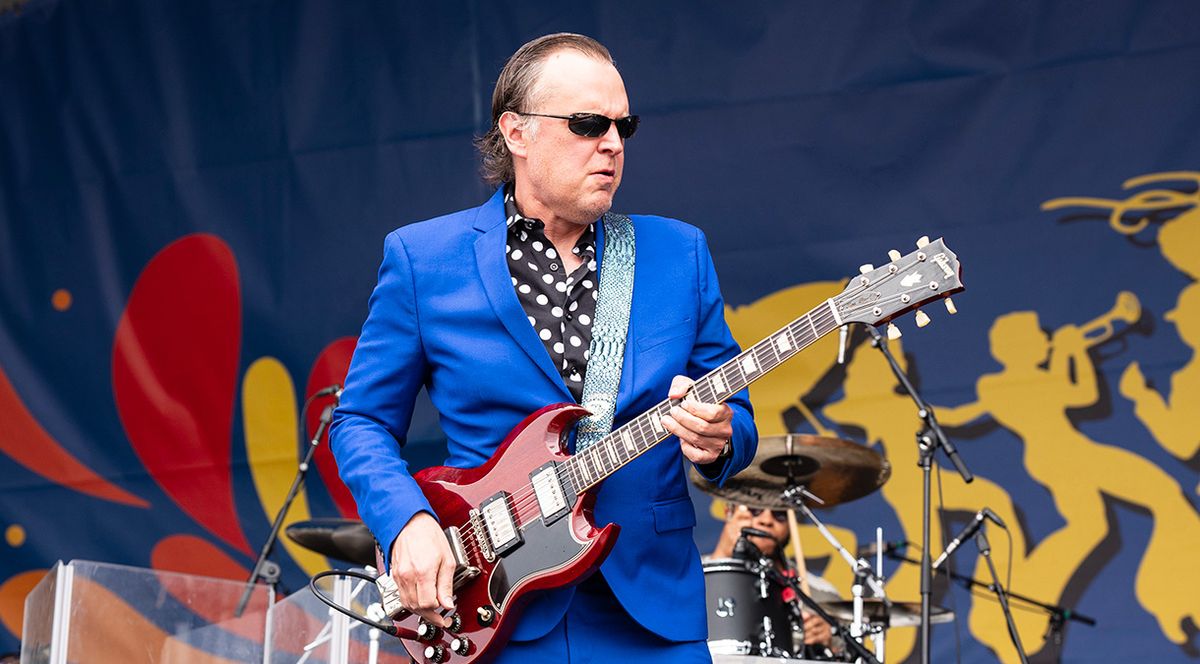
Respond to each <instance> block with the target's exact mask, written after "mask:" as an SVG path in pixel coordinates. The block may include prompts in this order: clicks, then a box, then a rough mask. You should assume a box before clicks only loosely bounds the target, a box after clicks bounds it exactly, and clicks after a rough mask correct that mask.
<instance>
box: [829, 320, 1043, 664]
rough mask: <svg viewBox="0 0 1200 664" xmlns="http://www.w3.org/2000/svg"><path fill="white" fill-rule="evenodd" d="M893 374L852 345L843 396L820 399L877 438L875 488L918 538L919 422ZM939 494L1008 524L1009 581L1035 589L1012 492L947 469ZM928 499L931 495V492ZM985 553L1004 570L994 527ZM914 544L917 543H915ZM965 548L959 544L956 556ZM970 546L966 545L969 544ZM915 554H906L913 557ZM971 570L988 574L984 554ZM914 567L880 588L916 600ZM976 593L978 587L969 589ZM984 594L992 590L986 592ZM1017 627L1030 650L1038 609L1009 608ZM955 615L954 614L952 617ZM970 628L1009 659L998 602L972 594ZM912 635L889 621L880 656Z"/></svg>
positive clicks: (936, 527)
mask: <svg viewBox="0 0 1200 664" xmlns="http://www.w3.org/2000/svg"><path fill="white" fill-rule="evenodd" d="M889 347H890V348H891V350H892V353H893V354H894V355H895V356H896V360H897V362H899V363H900V365H901V367H903V368H906V367H905V358H904V353H903V351H902V349H901V347H900V343H899V341H892V342H889ZM895 387H896V378H895V376H894V375H893V374H892V371H891V367H890V366H889V365H888V363H887V360H886V359H884V357H883V355H882V354H881V353H879V352H878V351H876V350H875V349H873V348H870V347H869V346H865V345H864V346H860V347H859V348H858V349H857V350H856V351H855V353H854V359H853V362H852V363H851V364H850V366H849V368H848V369H847V372H846V382H845V383H843V388H844V393H845V396H844V397H843V398H842V399H841V400H840V401H837V402H835V403H832V404H830V405H828V406H826V407H825V409H824V411H823V412H824V414H825V416H826V417H828V418H830V419H831V420H833V421H835V422H838V423H840V424H843V425H851V426H856V427H860V428H862V429H863V430H864V431H866V435H867V443H868V444H874V443H876V442H878V443H880V444H882V446H883V452H884V454H885V455H886V456H887V458H888V460H889V461H890V462H891V464H892V477H891V479H889V480H888V482H887V484H884V485H883V496H884V498H885V499H886V500H887V501H888V503H890V504H891V506H892V509H893V510H895V512H896V516H897V518H898V519H899V521H900V524H901V526H903V528H904V534H905V537H907V538H908V539H909V540H913V539H916V540H919V539H920V536H921V526H922V520H923V518H922V509H921V501H920V496H921V484H922V482H921V470H920V468H919V467H918V450H917V442H916V432H917V430H918V429H920V427H921V422H920V420H919V419H918V417H917V410H916V406H915V405H914V404H913V401H912V399H911V398H910V397H909V396H907V395H904V394H900V393H898V392H896V390H895V389H894V388H895ZM942 492H943V493H942V500H943V502H944V505H945V509H946V510H947V511H949V512H955V511H961V512H975V511H977V510H979V509H980V508H982V507H990V508H991V509H992V510H993V511H994V512H996V514H998V515H999V516H1000V518H1001V519H1003V520H1004V522H1005V523H1007V524H1008V526H1009V531H1010V532H1011V533H1012V537H1013V556H1014V558H1015V560H1014V561H1013V577H1012V579H1013V581H1012V582H1013V586H1014V588H1013V589H1014V590H1016V591H1018V592H1022V593H1026V594H1029V595H1031V596H1032V595H1036V594H1037V592H1035V591H1033V590H1031V589H1032V588H1033V586H1032V585H1031V584H1027V583H1025V582H1024V581H1025V579H1024V577H1023V576H1022V565H1021V563H1022V561H1023V556H1024V553H1025V536H1024V534H1023V533H1022V532H1021V527H1020V524H1019V522H1018V521H1017V515H1016V512H1015V511H1014V510H1013V506H1012V500H1011V499H1010V498H1009V495H1008V493H1007V492H1006V491H1005V490H1004V489H1003V488H1002V487H1000V486H999V485H997V484H995V483H993V482H991V481H989V480H987V479H984V478H983V477H979V476H978V475H977V476H976V477H975V481H974V482H972V483H971V484H964V483H963V482H962V480H961V479H960V478H959V477H958V475H957V474H955V473H954V472H951V473H950V475H949V476H948V477H946V478H945V479H944V481H943V482H942ZM935 502H936V496H935ZM929 525H930V542H931V543H932V546H933V550H932V551H931V552H930V553H931V555H933V556H935V557H936V556H937V554H938V553H939V552H940V551H941V543H942V542H943V541H944V540H943V539H942V529H941V525H942V523H941V519H939V518H938V517H937V514H936V513H935V514H934V515H933V518H932V519H931V520H930V524H929ZM989 539H990V540H991V543H992V559H993V560H994V561H995V563H996V567H997V569H998V570H1000V573H1001V574H1004V570H1005V567H1006V565H1008V547H1007V546H1005V545H1004V544H1003V538H1002V536H1001V535H1000V534H993V535H992V536H991V537H990V538H989ZM918 551H919V549H918ZM966 553H968V550H967V549H963V550H962V552H960V553H959V555H960V556H963V555H964V554H966ZM971 553H973V552H971ZM916 555H918V554H912V556H910V557H915V556H916ZM975 577H976V578H979V579H984V580H989V581H990V579H991V575H990V573H989V572H988V569H987V562H986V561H985V560H984V559H983V558H982V557H980V558H979V559H978V560H977V564H976V569H975ZM920 581H921V570H920V568H919V567H918V566H917V565H910V564H902V565H901V566H900V567H899V568H898V569H897V570H896V572H895V573H894V574H893V575H892V577H891V578H890V579H888V582H887V590H888V596H889V597H890V598H891V599H892V600H893V601H913V602H915V601H920V592H921V587H920V586H921V584H920ZM976 597H977V598H980V597H983V595H981V594H979V593H976ZM987 597H992V596H991V595H987ZM1013 618H1014V619H1015V620H1016V624H1017V629H1018V630H1019V631H1020V633H1021V635H1022V638H1023V640H1024V643H1025V645H1026V648H1029V649H1030V650H1036V649H1037V647H1036V643H1037V641H1036V640H1035V638H1034V637H1037V636H1040V635H1041V634H1042V633H1043V632H1045V629H1046V617H1045V616H1044V615H1039V614H1038V613H1030V612H1026V611H1015V612H1014V614H1013ZM960 619H961V617H960ZM970 629H971V633H972V634H974V635H975V638H976V639H977V640H979V641H980V642H981V643H983V644H985V645H987V646H988V647H990V648H991V649H992V650H993V651H994V652H995V653H997V655H998V656H999V657H1001V658H1002V659H1003V660H1004V661H1009V660H1011V661H1017V655H1016V652H1015V651H1014V650H1013V647H1012V643H1011V641H1010V640H1009V637H1008V631H1007V627H1006V625H1005V620H1004V614H1003V613H1002V612H1001V611H1000V605H999V604H998V603H996V602H994V601H990V600H988V599H976V600H975V601H974V602H973V606H972V609H971V615H970ZM916 642H917V630H916V629H893V630H890V631H889V632H888V643H887V646H888V648H887V658H888V661H894V662H899V661H903V660H904V659H905V658H906V657H908V655H909V654H910V653H911V652H912V649H913V647H914V645H916Z"/></svg>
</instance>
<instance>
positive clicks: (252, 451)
mask: <svg viewBox="0 0 1200 664" xmlns="http://www.w3.org/2000/svg"><path fill="white" fill-rule="evenodd" d="M294 394H295V390H294V389H293V386H292V379H291V376H289V375H288V372H287V369H285V368H284V367H283V365H282V364H281V363H280V362H279V360H276V359H275V358H272V357H264V358H260V359H258V360H257V361H255V362H254V364H252V365H250V368H249V369H247V370H246V376H245V378H243V380H242V422H243V424H244V427H245V434H246V436H245V437H246V457H247V459H248V460H249V463H250V474H251V476H252V477H253V479H254V488H255V489H256V490H257V491H258V498H259V500H260V501H261V502H262V506H263V514H264V515H265V516H266V518H267V522H268V523H270V522H272V521H273V520H274V519H275V514H276V513H277V512H278V511H279V509H280V508H281V507H282V506H283V500H284V498H286V497H287V492H288V489H289V488H291V486H292V480H293V479H294V478H295V477H296V468H297V466H298V464H299V463H300V458H301V457H299V456H298V455H299V454H300V452H299V451H298V450H297V447H298V445H299V443H298V436H297V433H296V426H297V415H296V406H295V402H294ZM313 478H314V476H313V475H309V477H308V479H309V480H310V481H311V480H312V479H313ZM310 518H312V517H311V515H310V514H309V510H308V500H307V499H306V498H305V494H304V491H303V489H301V491H300V493H299V494H298V495H297V496H296V499H295V500H294V501H292V507H291V509H289V510H288V513H287V517H285V518H284V520H283V525H284V527H285V528H286V527H287V526H288V525H290V524H292V523H295V522H297V521H304V520H307V519H310ZM279 541H280V542H282V543H283V546H284V547H285V548H286V549H287V552H288V554H289V555H291V557H292V560H294V561H296V564H297V565H299V566H300V568H301V569H303V570H304V571H305V572H306V573H307V574H308V575H310V576H311V575H313V574H315V573H317V572H319V571H321V570H325V569H329V563H328V561H326V560H325V558H324V556H321V555H320V554H317V553H314V552H312V551H309V550H308V549H305V548H303V547H301V546H300V545H299V544H296V543H295V542H293V541H292V540H290V539H288V538H287V537H286V536H281V537H280V538H279Z"/></svg>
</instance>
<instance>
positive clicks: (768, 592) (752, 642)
mask: <svg viewBox="0 0 1200 664" xmlns="http://www.w3.org/2000/svg"><path fill="white" fill-rule="evenodd" d="M760 572H761V569H760V567H759V565H758V564H757V563H754V562H750V561H745V560H736V559H732V558H722V559H717V560H710V561H708V562H706V563H704V598H705V602H706V603H707V606H706V607H705V613H706V614H707V615H708V649H709V651H710V652H712V653H713V654H714V655H764V656H778V655H790V654H792V652H793V650H792V648H793V643H792V621H791V614H790V613H789V611H788V608H787V607H786V606H784V604H783V599H782V598H781V596H780V590H781V589H780V586H779V584H778V583H776V582H775V581H773V580H772V579H771V578H770V577H769V576H768V575H766V574H763V573H760ZM764 644H766V645H767V648H765V649H764V648H763V645H764Z"/></svg>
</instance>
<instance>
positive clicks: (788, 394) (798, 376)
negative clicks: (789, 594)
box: [710, 281, 858, 594]
mask: <svg viewBox="0 0 1200 664" xmlns="http://www.w3.org/2000/svg"><path fill="white" fill-rule="evenodd" d="M845 287H846V282H845V281H814V282H810V283H806V284H798V285H796V286H790V287H788V288H784V289H781V290H778V291H775V292H774V293H771V294H770V295H767V296H765V297H763V298H761V299H758V300H755V301H754V302H751V303H750V304H747V305H744V306H741V307H737V308H730V307H726V308H725V320H726V322H727V323H728V324H729V329H730V331H732V332H733V337H734V339H735V340H736V341H737V342H738V344H739V345H741V347H742V348H748V347H749V346H751V345H753V344H755V343H758V342H759V341H761V340H763V339H765V338H766V337H767V336H769V335H771V334H773V333H775V332H776V331H778V330H779V329H780V328H782V327H783V326H784V325H785V324H787V323H788V322H790V321H792V320H795V319H796V318H797V317H799V316H800V315H801V314H804V313H807V312H808V311H809V310H810V309H812V308H814V307H816V306H818V305H820V304H821V303H822V302H824V301H825V300H827V299H829V298H831V297H833V296H835V295H837V294H839V293H841V292H842V291H843V290H844V289H845ZM837 344H838V335H837V334H831V335H826V336H825V337H823V338H821V339H818V340H817V341H816V342H814V343H813V344H812V345H810V346H809V347H808V348H806V349H804V350H803V351H801V352H800V353H798V354H797V355H796V356H794V357H792V358H791V359H790V360H788V361H787V362H785V363H783V365H781V366H780V367H779V368H777V369H775V370H774V371H772V372H771V373H768V374H766V375H765V376H763V377H762V378H760V379H759V380H758V381H756V382H755V383H754V385H752V386H751V387H750V400H751V402H752V403H753V404H754V423H755V424H756V425H757V426H758V435H759V436H776V435H782V434H786V433H790V432H789V431H788V426H787V422H786V420H785V415H787V414H788V413H791V412H795V413H796V414H798V415H800V416H801V417H802V418H803V419H804V420H805V421H807V422H808V424H809V425H811V426H812V427H813V429H814V430H815V431H816V432H817V433H818V434H819V435H825V436H828V435H832V434H831V433H830V432H829V430H828V428H827V427H826V426H825V425H824V424H823V423H821V421H820V420H818V419H817V418H816V417H815V416H814V415H813V413H812V411H811V410H810V409H809V407H808V406H807V405H806V404H804V402H803V401H801V399H802V398H803V397H804V396H805V395H807V394H808V393H809V392H811V391H812V389H813V387H815V386H816V384H817V383H818V382H819V381H820V380H821V379H822V378H823V377H824V376H825V375H826V374H827V373H829V371H830V370H832V369H833V368H834V366H835V365H836V364H837ZM713 503H714V504H713V505H712V507H711V508H710V509H711V513H712V515H713V517H714V518H716V519H718V520H722V521H723V520H724V518H725V506H724V504H723V503H722V502H721V501H713ZM827 525H828V526H829V529H830V531H832V532H833V534H834V536H835V537H836V538H837V539H838V541H840V542H841V544H842V546H844V547H846V548H847V549H848V550H850V551H856V550H857V549H858V538H857V536H856V535H855V533H854V531H852V530H850V529H848V528H842V527H840V526H837V525H834V524H827ZM798 537H799V539H800V541H801V542H802V546H803V549H804V556H805V558H806V559H811V560H814V561H815V560H818V559H821V558H828V559H829V560H830V563H829V564H828V565H826V567H825V573H824V576H825V578H826V580H828V581H829V582H830V583H832V584H833V585H834V586H836V587H837V588H838V589H839V590H840V591H841V592H842V593H843V594H846V593H848V592H849V589H850V586H851V585H852V584H853V583H854V574H853V572H852V571H851V570H850V566H849V565H845V564H843V562H842V559H841V557H840V556H839V555H838V554H837V552H836V551H834V549H833V547H832V546H831V545H830V544H829V543H828V542H827V541H826V540H825V538H824V537H823V536H822V535H821V533H820V532H819V531H818V530H817V529H816V527H815V526H810V525H803V526H800V528H799V533H798ZM788 548H789V550H790V549H791V545H790V544H789V546H788Z"/></svg>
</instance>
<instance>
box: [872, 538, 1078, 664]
mask: <svg viewBox="0 0 1200 664" xmlns="http://www.w3.org/2000/svg"><path fill="white" fill-rule="evenodd" d="M884 555H886V556H887V557H889V558H891V559H893V560H901V561H904V562H906V563H912V564H914V565H919V564H921V563H920V561H918V560H913V559H912V558H909V557H907V556H902V555H900V554H899V553H896V552H895V551H891V550H888V551H885V552H884ZM942 574H944V575H946V576H949V577H950V578H952V579H954V580H955V581H958V582H959V583H961V584H962V585H963V587H964V588H966V589H968V590H970V589H972V588H979V589H981V590H987V591H988V592H992V593H994V592H996V589H995V587H994V585H999V583H998V582H997V583H996V584H990V583H983V582H982V581H976V580H975V579H973V578H971V577H969V576H964V575H962V574H958V573H956V572H950V571H948V570H945V569H943V570H942ZM1006 596H1007V597H1010V598H1012V599H1015V600H1018V601H1021V602H1024V603H1026V604H1029V605H1031V606H1036V607H1038V608H1039V609H1042V610H1043V611H1045V612H1046V613H1048V614H1050V625H1049V630H1048V631H1047V635H1048V636H1051V637H1052V638H1053V641H1054V645H1055V648H1056V657H1055V661H1062V645H1063V627H1064V626H1065V625H1066V623H1067V621H1068V620H1073V621H1076V622H1081V623H1083V624H1085V625H1087V626H1089V627H1095V626H1096V619H1095V618H1092V617H1090V616H1086V615H1084V614H1082V613H1077V612H1076V611H1075V610H1074V609H1068V608H1064V607H1061V606H1057V605H1055V604H1046V603H1045V602H1039V601H1038V600H1036V599H1033V598H1032V597H1029V596H1027V595H1022V594H1021V593H1014V592H1011V591H1009V592H1007V593H1006Z"/></svg>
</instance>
